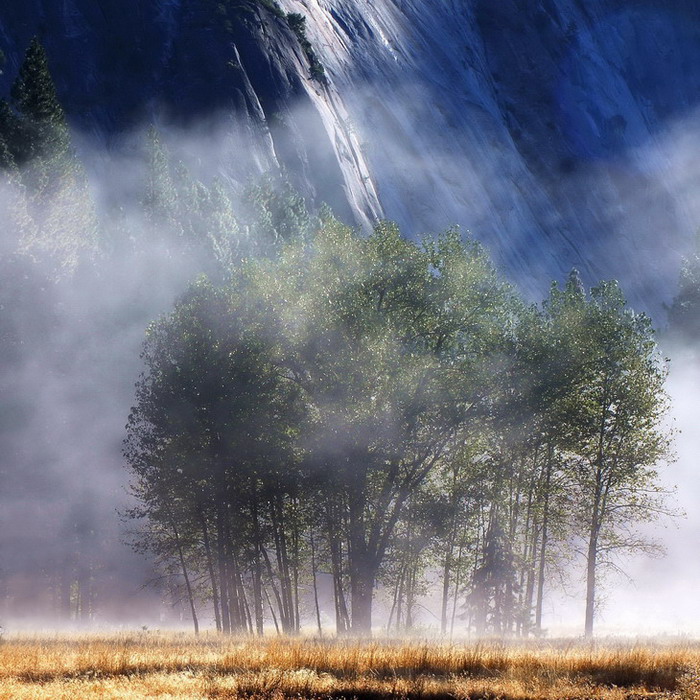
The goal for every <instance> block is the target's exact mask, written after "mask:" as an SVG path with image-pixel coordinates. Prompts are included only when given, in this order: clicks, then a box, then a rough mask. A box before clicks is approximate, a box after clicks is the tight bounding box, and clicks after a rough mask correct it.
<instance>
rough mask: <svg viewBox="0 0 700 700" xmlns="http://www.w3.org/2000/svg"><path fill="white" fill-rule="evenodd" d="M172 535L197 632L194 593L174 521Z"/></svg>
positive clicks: (197, 632) (197, 623) (196, 632)
mask: <svg viewBox="0 0 700 700" xmlns="http://www.w3.org/2000/svg"><path fill="white" fill-rule="evenodd" d="M172 528H173V535H174V536H175V546H176V547H177V554H178V558H179V559H180V566H181V567H182V576H183V578H184V579H185V588H186V590H187V600H188V601H189V604H190V612H191V614H192V624H193V625H194V633H195V634H199V620H198V619H197V610H196V608H195V605H194V594H193V592H192V585H191V583H190V577H189V574H188V573H187V565H186V564H185V555H184V553H183V551H182V545H181V544H180V536H179V535H178V532H177V528H176V527H175V523H174V522H173V523H172Z"/></svg>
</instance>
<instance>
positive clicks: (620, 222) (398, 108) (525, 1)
mask: <svg viewBox="0 0 700 700" xmlns="http://www.w3.org/2000/svg"><path fill="white" fill-rule="evenodd" d="M280 6H281V8H282V10H284V12H296V13H301V14H303V15H304V16H306V18H307V34H308V37H309V39H310V41H311V44H312V46H313V47H314V50H315V51H316V53H317V55H318V56H319V58H320V60H321V63H322V64H323V65H324V67H325V71H326V77H327V80H326V81H325V82H323V81H319V80H317V79H316V80H315V79H313V78H312V77H311V74H310V66H309V60H308V57H307V56H306V54H305V52H304V50H303V47H302V46H301V44H300V41H299V38H298V37H297V36H296V35H295V34H294V32H293V31H292V30H291V29H290V27H289V24H288V23H287V21H286V20H285V18H284V16H283V14H282V13H281V12H280V10H279V8H277V7H276V6H275V3H273V2H271V1H269V0H267V1H263V0H259V1H257V2H256V1H254V0H222V1H221V2H216V0H150V1H149V2H144V1H143V0H60V1H59V0H22V1H21V2H20V0H6V1H5V2H4V3H3V6H2V8H0V48H2V50H3V52H4V54H5V55H6V58H7V64H6V66H5V70H4V75H3V76H0V79H2V80H1V81H0V92H7V90H8V89H9V83H10V82H11V76H13V75H14V74H15V73H16V68H17V65H18V62H19V61H20V60H21V55H22V53H23V50H24V47H25V46H26V45H27V44H28V42H29V39H30V37H31V36H32V35H33V34H39V35H40V37H41V38H42V39H43V41H44V43H45V45H46V47H47V50H48V53H49V58H50V61H51V66H52V70H53V73H54V75H55V78H56V81H57V85H58V88H59V93H60V95H61V97H62V100H63V102H64V104H65V106H66V109H67V111H68V113H69V115H70V116H71V119H72V123H73V124H74V125H75V127H76V128H77V129H79V130H81V131H83V132H86V133H87V134H91V135H96V136H97V137H98V138H100V139H103V140H104V141H106V142H107V143H110V144H111V143H116V142H118V140H119V136H120V135H121V134H123V133H126V132H128V131H129V129H131V128H133V126H134V125H135V124H138V123H140V122H143V121H144V120H146V121H147V120H152V119H154V118H158V119H161V120H166V121H168V122H169V123H177V124H180V125H183V126H188V125H197V128H200V129H202V128H203V129H204V130H206V125H207V123H208V120H213V119H214V118H216V119H220V118H221V115H222V114H223V115H226V117H227V118H228V117H229V116H231V117H233V122H232V123H233V124H235V131H236V139H235V140H234V141H233V142H232V145H231V149H230V150H229V151H226V150H224V151H222V152H221V153H219V154H218V158H219V161H220V162H219V163H218V164H217V167H224V168H232V169H233V171H234V175H236V176H241V177H242V176H243V174H244V173H245V172H249V171H250V170H251V169H257V170H264V169H266V168H268V167H270V166H271V165H273V164H275V163H278V164H283V165H285V166H286V167H287V168H288V170H289V171H290V172H292V173H294V175H295V178H296V181H297V183H298V185H299V186H300V188H301V190H302V192H303V193H304V194H305V195H307V196H309V197H312V198H314V199H315V200H316V201H321V200H323V201H327V202H329V203H330V204H331V205H332V206H333V207H334V208H335V209H336V210H337V211H338V213H339V214H340V215H341V217H342V218H345V219H353V220H355V221H356V222H358V223H360V224H362V225H368V224H370V223H371V221H372V220H374V219H376V218H378V217H381V216H387V217H389V218H392V219H396V220H397V221H398V222H399V223H400V224H401V225H402V228H403V230H404V231H406V232H407V233H408V234H409V235H414V236H417V235H420V234H421V233H424V232H434V231H436V230H440V229H443V228H445V227H446V226H449V225H452V224H460V225H462V226H463V227H465V228H468V229H470V230H471V231H472V232H473V233H474V235H476V236H477V237H478V238H480V239H481V240H483V241H484V242H485V243H486V244H487V245H488V247H489V248H490V249H491V251H492V253H493V254H494V256H495V257H496V259H497V260H498V261H499V263H500V264H502V265H503V266H504V267H505V268H506V269H507V270H508V272H509V274H511V275H512V276H513V277H514V278H515V279H516V280H518V281H519V282H520V284H521V285H522V286H523V288H524V289H525V290H526V291H527V292H529V293H532V294H533V295H534V296H536V297H540V296H541V295H542V294H543V293H544V291H545V290H546V287H547V285H548V282H549V280H550V279H551V278H552V277H555V278H561V277H562V276H563V275H565V274H566V273H567V271H568V270H569V268H570V267H571V266H577V267H579V268H580V269H581V271H582V273H583V275H584V279H585V280H586V281H587V282H590V283H593V282H595V281H596V280H598V279H600V278H602V277H606V278H607V277H618V278H620V279H621V281H622V282H623V284H624V286H625V288H626V289H627V291H628V293H629V296H630V297H631V299H632V300H633V301H634V302H635V303H636V304H642V305H644V306H646V307H647V308H649V309H651V310H652V311H653V310H656V309H658V308H659V306H660V304H661V302H662V301H663V300H665V299H668V297H669V296H670V295H671V294H672V293H673V289H674V284H675V278H676V275H677V269H678V260H679V256H680V253H681V252H682V251H683V249H684V247H685V245H686V241H687V239H688V237H689V236H690V234H691V233H692V232H693V231H694V229H695V228H696V227H697V221H696V220H695V218H694V216H695V214H696V212H695V211H694V203H693V197H692V183H693V172H692V167H691V166H692V161H687V160H684V159H683V154H682V149H683V148H688V147H691V146H692V142H693V129H692V121H693V120H692V116H693V109H694V108H695V103H696V101H697V99H698V96H700V89H699V88H700V68H698V66H700V7H698V5H697V3H694V2H691V0H665V1H664V2H661V0H645V1H644V2H638V3H624V2H621V1H620V0H499V2H493V1H492V0H280ZM212 123H213V122H212ZM232 128H234V127H232Z"/></svg>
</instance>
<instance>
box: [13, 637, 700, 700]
mask: <svg viewBox="0 0 700 700" xmlns="http://www.w3.org/2000/svg"><path fill="white" fill-rule="evenodd" d="M699 669H700V646H698V645H693V644H686V645H671V644H646V645H641V644H623V643H618V644H614V643H598V644H585V645H584V644H576V643H573V642H570V641H561V642H537V643H535V642H533V643H522V644H515V643H509V644H505V643H479V644H453V645H450V644H442V643H429V642H398V641H396V640H380V641H371V642H360V641H347V640H334V641H318V640H313V639H303V638H300V639H285V638H266V639H235V638H226V637H222V636H218V635H215V634H205V635H202V636H201V637H199V638H195V637H192V636H191V635H189V634H158V633H145V634H144V633H139V634H121V635H104V636H99V635H89V636H87V635H86V636H67V635H60V636H59V635H56V636H50V635H37V636H31V637H30V636H20V637H14V638H8V639H6V641H5V642H4V643H3V644H2V645H0V700H2V699H4V698H7V699H8V700H9V699H12V700H14V699H15V698H16V699H17V700H22V699H24V698H51V699H52V700H53V699H54V698H55V699H56V700H61V699H62V698H66V699H67V698H71V699H74V698H81V699H82V698H85V699H86V700H90V699H91V698H162V699H166V698H173V699H175V698H178V699H183V698H197V699H199V698H202V699H204V698H250V699H256V698H271V699H272V700H274V699H278V700H281V699H283V698H285V699H286V698H317V699H319V700H320V699H321V698H327V699H333V698H338V699H339V698H357V699H358V700H384V699H388V698H406V699H411V700H413V699H416V700H417V699H420V700H437V699H438V698H463V699H465V700H466V699H467V698H469V699H470V700H477V699H483V700H486V699H488V700H496V699H502V700H555V699H559V698H567V699H572V700H573V699H575V698H580V699H581V700H584V699H586V700H593V699H600V700H625V699H626V700H632V699H634V700H641V699H645V698H646V699H648V698H657V699H661V698H664V699H666V700H669V699H671V698H678V699H681V698H683V699H687V700H693V699H697V700H700V670H699Z"/></svg>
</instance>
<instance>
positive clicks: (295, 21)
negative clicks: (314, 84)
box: [286, 12, 326, 84]
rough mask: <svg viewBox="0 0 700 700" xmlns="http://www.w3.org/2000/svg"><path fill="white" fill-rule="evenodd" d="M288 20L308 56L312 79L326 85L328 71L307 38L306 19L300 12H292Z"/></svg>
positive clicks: (287, 16) (287, 17)
mask: <svg viewBox="0 0 700 700" xmlns="http://www.w3.org/2000/svg"><path fill="white" fill-rule="evenodd" d="M286 19H287V24H288V25H289V28H290V29H291V30H292V31H293V32H294V34H296V37H297V39H298V40H299V44H300V45H301V48H302V49H303V50H304V53H305V54H306V58H307V60H308V61H309V68H310V71H311V77H312V78H313V79H314V80H317V81H318V82H319V83H323V84H325V83H326V70H325V68H324V67H323V64H322V63H321V61H320V60H319V58H318V56H317V55H316V52H315V51H314V47H313V46H312V44H311V42H310V41H309V39H308V37H307V36H306V17H304V15H302V14H299V13H298V12H290V13H289V14H287V15H286Z"/></svg>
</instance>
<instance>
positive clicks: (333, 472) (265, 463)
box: [125, 215, 669, 635]
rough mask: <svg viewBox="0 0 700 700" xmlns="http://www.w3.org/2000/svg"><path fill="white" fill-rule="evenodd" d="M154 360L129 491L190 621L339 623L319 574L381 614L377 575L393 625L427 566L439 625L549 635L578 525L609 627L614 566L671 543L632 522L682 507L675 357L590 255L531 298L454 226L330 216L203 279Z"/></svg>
mask: <svg viewBox="0 0 700 700" xmlns="http://www.w3.org/2000/svg"><path fill="white" fill-rule="evenodd" d="M143 360H144V367H145V369H144V373H143V374H142V376H141V379H140V381H139V383H138V387H137V402H136V405H135V407H134V409H133V411H132V413H131V416H130V418H129V424H128V436H127V439H126V447H125V454H126V458H127V461H128V464H129V466H130V468H131V470H132V473H133V476H134V480H133V488H134V493H135V495H136V496H137V498H138V501H139V506H137V507H136V508H135V509H134V510H133V511H132V512H131V515H133V516H137V517H141V518H144V519H145V521H146V523H147V524H146V526H145V528H144V529H143V530H142V531H141V533H140V539H139V543H140V545H141V546H143V547H145V548H150V549H152V550H153V551H154V552H155V553H156V554H157V556H158V557H159V559H160V561H161V564H162V566H163V567H164V568H165V569H167V570H168V571H170V572H171V573H173V574H176V575H177V576H179V577H180V578H181V580H182V581H183V582H184V586H185V589H186V591H185V594H186V596H187V599H188V601H189V606H190V609H191V613H192V617H193V618H194V620H195V626H196V625H197V612H196V611H197V609H198V608H199V607H200V606H202V605H204V606H205V608H206V609H212V608H213V614H214V616H215V620H216V625H217V628H219V629H221V630H223V631H225V632H257V633H262V632H263V631H264V629H265V626H266V625H274V626H275V627H276V628H277V629H278V630H279V631H283V632H286V633H294V632H297V631H299V627H300V623H301V620H302V618H304V616H305V615H306V616H307V617H310V616H311V614H312V613H313V608H314V607H315V615H316V617H317V619H318V620H319V622H318V624H319V628H320V627H321V625H320V610H319V608H318V606H319V603H318V578H319V576H320V575H321V573H325V574H330V576H331V577H332V581H333V598H334V607H335V610H334V613H335V625H336V630H337V632H338V633H341V634H342V633H348V632H349V633H352V634H357V635H367V634H369V633H370V632H371V628H372V625H373V617H372V602H373V598H374V595H375V592H376V591H377V590H378V589H381V591H382V592H383V595H384V597H385V598H386V599H387V600H388V601H389V602H388V604H387V606H385V607H387V608H388V610H389V613H388V619H386V620H385V621H384V624H385V625H386V627H387V629H388V630H390V631H404V630H409V629H411V628H412V627H413V626H414V625H415V624H416V619H417V616H418V613H419V607H420V605H421V602H420V601H421V596H422V595H423V594H425V593H427V592H428V591H429V590H432V591H435V592H437V593H438V594H439V595H441V619H440V626H441V629H442V631H443V632H446V631H447V630H448V629H453V628H454V625H455V618H457V619H458V624H460V625H462V626H465V625H466V626H467V627H469V628H471V629H473V630H474V631H475V632H476V633H478V634H499V635H505V634H519V635H528V634H541V633H542V632H543V630H542V608H543V598H544V595H545V592H546V590H547V587H548V585H549V584H550V582H551V580H552V578H553V577H554V576H556V575H557V572H558V571H560V570H561V569H562V567H564V566H565V564H567V562H568V559H569V557H570V556H571V555H572V552H573V551H575V550H576V549H577V548H580V549H581V550H582V552H583V557H584V561H585V576H586V620H585V632H586V634H587V635H590V634H592V631H593V619H594V610H595V605H596V592H597V583H598V581H599V579H600V576H601V570H602V569H604V568H605V567H606V566H608V565H612V566H615V565H616V561H617V560H616V558H615V555H616V554H619V553H620V552H622V551H625V550H628V551H630V550H640V549H642V550H649V551H651V550H653V548H654V544H653V543H651V542H647V541H645V540H644V538H642V537H641V536H640V535H639V534H637V533H636V530H635V527H634V526H635V524H636V523H638V522H640V521H645V520H649V519H653V518H655V517H656V516H658V515H659V514H660V513H662V512H665V510H666V507H665V504H664V493H663V491H662V490H661V489H660V487H659V486H658V483H657V478H656V472H655V471H654V468H655V466H656V465H657V464H658V463H660V462H661V461H662V460H663V459H664V458H666V457H667V456H668V454H669V435H668V434H667V432H666V431H665V429H664V428H663V424H662V419H663V417H664V414H665V411H666V408H667V400H666V396H665V394H664V390H663V383H664V378H665V365H664V363H663V361H662V359H661V358H660V356H659V354H658V352H657V350H656V345H655V343H654V339H653V331H652V328H651V325H650V322H649V319H648V318H647V317H646V316H644V315H641V314H635V313H634V312H633V311H632V310H630V309H629V308H628V307H627V306H626V304H625V300H624V298H623V296H622V292H621V291H620V289H619V287H618V286H617V285H616V284H615V283H603V284H601V285H599V286H598V287H596V288H594V289H592V290H591V291H590V293H586V292H585V291H584V289H583V286H582V284H581V282H580V280H579V278H578V275H577V273H575V272H574V273H572V275H571V277H570V278H569V280H568V282H567V283H566V285H565V287H564V288H563V289H560V288H559V287H558V286H557V285H556V284H555V285H553V286H552V289H551V293H550V296H549V298H548V299H547V300H546V301H545V303H544V304H543V305H542V306H541V307H535V306H532V307H528V306H526V305H525V304H523V302H522V301H520V300H519V299H518V297H517V295H516V294H515V293H514V291H513V289H512V288H511V287H510V286H509V285H508V284H506V283H505V282H504V281H503V279H502V278H501V277H500V276H499V275H498V274H497V272H496V271H495V270H494V269H493V267H492V265H491V264H490V262H489V260H488V257H487V256H486V254H485V252H484V251H483V249H482V248H481V247H480V246H479V245H478V244H477V243H475V242H474V241H472V240H470V239H466V240H465V239H463V238H462V237H461V236H460V234H459V232H457V231H448V232H447V233H445V234H443V235H441V236H438V237H437V238H435V239H430V240H426V241H424V242H423V243H415V242H411V241H409V240H407V239H405V238H403V237H402V236H401V234H400V232H399V230H398V229H397V227H396V226H394V225H392V224H390V223H380V224H378V225H377V226H376V228H375V230H374V231H373V232H372V233H371V234H370V235H368V236H364V235H361V234H360V233H358V232H357V231H355V230H353V229H351V228H349V227H347V226H345V225H343V224H341V223H339V222H337V221H336V220H334V219H333V218H332V217H330V216H328V215H327V216H325V217H324V218H323V219H322V220H321V222H320V224H319V226H318V228H317V230H316V231H315V232H313V233H310V234H307V235H305V236H297V237H293V238H291V239H289V240H287V241H285V242H282V243H281V244H280V246H279V247H278V249H277V250H276V251H275V252H274V254H271V255H265V256H253V257H250V258H247V259H245V260H243V261H242V262H241V263H240V264H239V265H237V266H236V267H235V269H234V270H232V273H231V277H230V280H229V281H228V282H226V283H223V284H218V285H217V284H212V283H211V282H209V281H207V280H206V279H202V280H200V281H199V282H198V283H196V284H195V285H194V286H192V287H191V289H190V290H189V291H188V292H187V293H186V294H185V295H184V296H183V297H182V298H181V299H180V301H179V302H178V304H177V305H176V307H175V309H174V310H173V311H172V313H170V314H168V315H166V316H164V317H162V318H161V319H159V320H158V321H156V322H155V323H153V324H152V325H151V327H150V329H149V331H148V336H147V340H146V344H145V346H144V353H143ZM312 593H313V594H314V595H312ZM312 599H313V601H314V602H313V605H311V602H310V601H311V600H312ZM309 606H311V607H309Z"/></svg>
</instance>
